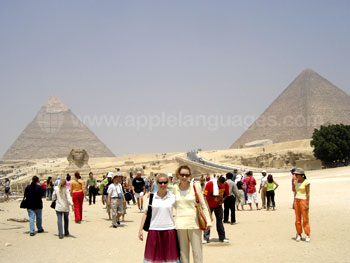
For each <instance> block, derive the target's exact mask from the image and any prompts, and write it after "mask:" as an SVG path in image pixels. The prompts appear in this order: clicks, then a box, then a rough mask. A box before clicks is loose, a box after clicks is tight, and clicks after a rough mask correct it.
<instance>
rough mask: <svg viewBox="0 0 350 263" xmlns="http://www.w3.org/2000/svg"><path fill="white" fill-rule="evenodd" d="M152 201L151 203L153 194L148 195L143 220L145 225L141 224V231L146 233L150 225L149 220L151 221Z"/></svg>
mask: <svg viewBox="0 0 350 263" xmlns="http://www.w3.org/2000/svg"><path fill="white" fill-rule="evenodd" d="M152 201H153V193H151V194H150V197H149V203H148V207H147V217H146V220H145V223H144V224H143V230H145V231H148V230H149V226H150V224H151V219H152Z"/></svg>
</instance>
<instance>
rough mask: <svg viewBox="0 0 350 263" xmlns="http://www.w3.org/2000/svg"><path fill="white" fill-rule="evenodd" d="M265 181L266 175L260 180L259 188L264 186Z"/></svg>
mask: <svg viewBox="0 0 350 263" xmlns="http://www.w3.org/2000/svg"><path fill="white" fill-rule="evenodd" d="M266 181H267V175H266V176H263V177H262V178H261V182H260V185H261V187H263V186H264V185H265V184H266Z"/></svg>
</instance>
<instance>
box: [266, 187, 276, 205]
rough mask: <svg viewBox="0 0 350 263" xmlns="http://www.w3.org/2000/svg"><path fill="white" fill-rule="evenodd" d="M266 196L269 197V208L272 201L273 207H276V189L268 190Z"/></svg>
mask: <svg viewBox="0 0 350 263" xmlns="http://www.w3.org/2000/svg"><path fill="white" fill-rule="evenodd" d="M266 198H267V208H269V207H270V203H271V202H272V207H275V206H276V204H275V191H274V190H272V191H266Z"/></svg>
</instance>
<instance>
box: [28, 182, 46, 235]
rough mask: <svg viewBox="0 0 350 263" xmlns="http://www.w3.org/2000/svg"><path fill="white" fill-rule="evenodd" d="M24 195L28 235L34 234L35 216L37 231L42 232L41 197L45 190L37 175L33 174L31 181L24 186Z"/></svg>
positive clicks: (43, 195)
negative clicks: (27, 218) (28, 228)
mask: <svg viewBox="0 0 350 263" xmlns="http://www.w3.org/2000/svg"><path fill="white" fill-rule="evenodd" d="M24 197H25V199H26V206H27V211H28V216H29V227H30V236H34V235H35V227H34V222H35V217H36V227H37V228H38V233H42V232H44V229H43V227H42V209H43V201H42V200H41V199H42V198H44V197H45V192H44V190H43V189H42V187H41V186H40V181H39V178H38V177H37V176H33V178H32V183H31V184H30V185H28V186H27V187H26V189H25V191H24Z"/></svg>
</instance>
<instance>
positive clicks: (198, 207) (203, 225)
mask: <svg viewBox="0 0 350 263" xmlns="http://www.w3.org/2000/svg"><path fill="white" fill-rule="evenodd" d="M193 189H194V194H195V196H196V213H197V219H198V225H199V228H200V229H201V230H205V229H206V228H207V225H208V223H207V220H206V219H205V216H204V213H203V208H202V206H201V204H200V203H199V198H198V194H197V190H196V187H195V185H194V184H193Z"/></svg>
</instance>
